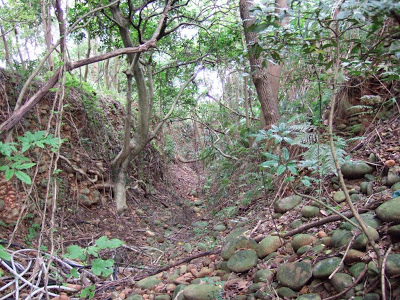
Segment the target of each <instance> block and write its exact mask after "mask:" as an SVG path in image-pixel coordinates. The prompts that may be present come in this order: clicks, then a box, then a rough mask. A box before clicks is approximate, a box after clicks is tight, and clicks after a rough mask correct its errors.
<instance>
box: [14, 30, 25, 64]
mask: <svg viewBox="0 0 400 300" xmlns="http://www.w3.org/2000/svg"><path fill="white" fill-rule="evenodd" d="M14 34H15V43H16V45H17V51H18V56H19V60H20V61H21V65H22V70H24V71H26V63H25V59H24V56H23V55H22V51H21V47H20V46H19V38H18V30H17V28H16V27H14Z"/></svg>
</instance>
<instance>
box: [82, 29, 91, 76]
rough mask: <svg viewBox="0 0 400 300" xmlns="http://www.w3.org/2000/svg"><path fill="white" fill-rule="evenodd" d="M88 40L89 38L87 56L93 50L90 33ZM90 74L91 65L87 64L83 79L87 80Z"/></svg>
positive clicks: (87, 56)
mask: <svg viewBox="0 0 400 300" xmlns="http://www.w3.org/2000/svg"><path fill="white" fill-rule="evenodd" d="M87 40H88V50H87V52H86V58H89V57H90V51H91V42H90V35H89V34H88V36H87ZM88 75H89V65H86V66H85V73H84V74H83V81H84V82H87V80H88Z"/></svg>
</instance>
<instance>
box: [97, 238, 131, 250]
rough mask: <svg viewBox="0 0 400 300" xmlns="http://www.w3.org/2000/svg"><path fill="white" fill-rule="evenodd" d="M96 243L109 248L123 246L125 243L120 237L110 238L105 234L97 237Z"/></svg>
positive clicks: (101, 247)
mask: <svg viewBox="0 0 400 300" xmlns="http://www.w3.org/2000/svg"><path fill="white" fill-rule="evenodd" d="M95 244H96V245H97V246H99V248H100V249H107V248H109V249H113V248H118V247H121V246H122V245H123V244H124V242H123V241H121V240H119V239H112V240H109V239H108V237H106V236H105V235H103V236H102V237H100V238H99V239H97V241H96V242H95Z"/></svg>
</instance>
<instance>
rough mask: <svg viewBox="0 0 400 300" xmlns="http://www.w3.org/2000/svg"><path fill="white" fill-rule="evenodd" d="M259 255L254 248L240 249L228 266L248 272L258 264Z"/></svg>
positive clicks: (234, 269) (238, 270) (235, 270)
mask: <svg viewBox="0 0 400 300" xmlns="http://www.w3.org/2000/svg"><path fill="white" fill-rule="evenodd" d="M257 261H258V256H257V252H256V251H254V250H251V249H250V250H239V251H237V252H235V253H234V254H233V255H232V256H231V258H229V260H228V264H227V266H228V268H229V269H230V270H231V271H233V272H237V273H241V272H246V271H248V270H250V269H251V268H253V267H255V266H256V265H257Z"/></svg>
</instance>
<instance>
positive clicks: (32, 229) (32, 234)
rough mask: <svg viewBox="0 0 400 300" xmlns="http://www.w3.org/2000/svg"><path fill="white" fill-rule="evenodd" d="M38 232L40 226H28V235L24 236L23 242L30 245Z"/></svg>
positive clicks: (37, 224) (35, 224) (33, 224)
mask: <svg viewBox="0 0 400 300" xmlns="http://www.w3.org/2000/svg"><path fill="white" fill-rule="evenodd" d="M39 231H40V224H39V223H36V222H33V223H31V224H30V225H29V226H28V233H27V234H26V237H25V241H26V243H27V244H28V245H32V241H33V240H34V239H35V238H36V237H37V235H38V234H39Z"/></svg>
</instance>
